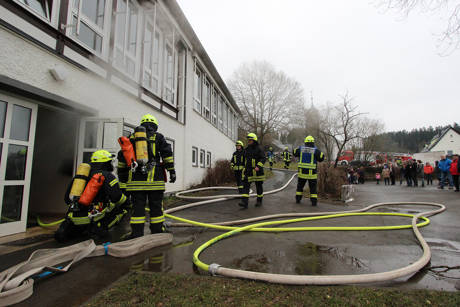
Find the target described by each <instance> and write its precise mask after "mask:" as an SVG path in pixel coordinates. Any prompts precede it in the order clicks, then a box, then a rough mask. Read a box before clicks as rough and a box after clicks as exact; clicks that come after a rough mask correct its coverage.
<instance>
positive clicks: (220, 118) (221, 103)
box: [217, 94, 224, 131]
mask: <svg viewBox="0 0 460 307" xmlns="http://www.w3.org/2000/svg"><path fill="white" fill-rule="evenodd" d="M218 95H219V97H218V99H219V103H218V104H217V105H218V108H219V112H218V113H219V114H218V119H217V121H218V129H219V130H220V131H223V125H224V122H223V114H224V112H223V107H224V99H223V96H222V94H218Z"/></svg>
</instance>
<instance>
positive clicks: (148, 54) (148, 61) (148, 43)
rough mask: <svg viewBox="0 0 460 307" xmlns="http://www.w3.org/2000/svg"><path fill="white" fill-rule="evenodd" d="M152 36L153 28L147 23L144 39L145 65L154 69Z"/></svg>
mask: <svg viewBox="0 0 460 307" xmlns="http://www.w3.org/2000/svg"><path fill="white" fill-rule="evenodd" d="M152 36H153V29H152V26H151V25H149V24H148V25H147V27H146V28H145V39H144V65H145V66H146V67H147V68H148V69H152V43H153V42H152Z"/></svg>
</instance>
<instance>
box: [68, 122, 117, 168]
mask: <svg viewBox="0 0 460 307" xmlns="http://www.w3.org/2000/svg"><path fill="white" fill-rule="evenodd" d="M122 135H123V119H122V118H97V117H88V118H83V119H82V120H81V122H80V137H79V142H78V160H77V163H78V164H80V163H82V162H85V163H89V162H90V159H91V155H92V153H93V152H95V151H96V150H99V149H105V150H107V151H108V152H110V153H112V154H115V155H116V154H117V152H118V151H119V150H120V145H119V144H118V141H117V140H118V138H119V137H120V136H122Z"/></svg>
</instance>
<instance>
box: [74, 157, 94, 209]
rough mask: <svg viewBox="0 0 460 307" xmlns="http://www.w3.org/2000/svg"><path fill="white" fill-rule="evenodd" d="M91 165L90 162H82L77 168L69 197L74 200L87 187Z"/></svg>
mask: <svg viewBox="0 0 460 307" xmlns="http://www.w3.org/2000/svg"><path fill="white" fill-rule="evenodd" d="M90 171H91V166H90V165H89V164H88V163H82V164H80V165H79V166H78V168H77V174H76V175H75V178H74V180H73V183H72V187H71V189H70V193H69V198H70V199H71V200H74V199H75V198H76V197H80V196H81V194H82V193H83V190H84V189H85V186H86V182H87V181H88V176H89V172H90Z"/></svg>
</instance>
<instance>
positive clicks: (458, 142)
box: [431, 129, 460, 154]
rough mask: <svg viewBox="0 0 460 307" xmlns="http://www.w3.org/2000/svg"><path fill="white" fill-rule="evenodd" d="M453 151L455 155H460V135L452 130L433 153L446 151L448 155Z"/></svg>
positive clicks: (433, 149) (435, 147)
mask: <svg viewBox="0 0 460 307" xmlns="http://www.w3.org/2000/svg"><path fill="white" fill-rule="evenodd" d="M449 150H452V152H453V153H454V154H460V134H458V133H457V132H455V131H454V130H453V129H450V130H449V131H448V132H447V133H446V134H445V135H444V137H443V138H442V139H441V140H440V141H439V142H438V144H436V145H435V146H434V147H433V148H432V149H431V151H444V153H446V154H447V152H448V151H449Z"/></svg>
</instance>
